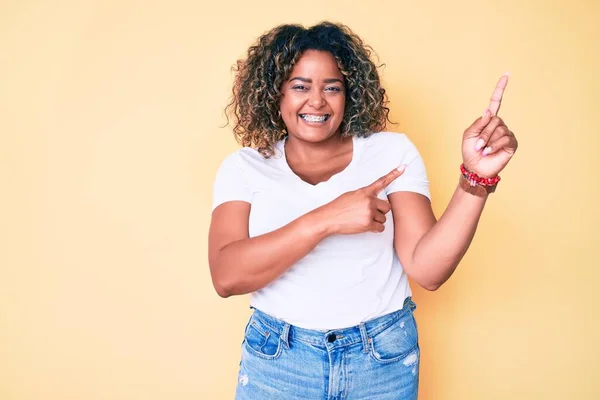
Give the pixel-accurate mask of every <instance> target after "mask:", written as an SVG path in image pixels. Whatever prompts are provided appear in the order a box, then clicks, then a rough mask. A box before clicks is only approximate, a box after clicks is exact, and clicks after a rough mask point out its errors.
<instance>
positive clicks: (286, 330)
mask: <svg viewBox="0 0 600 400" xmlns="http://www.w3.org/2000/svg"><path fill="white" fill-rule="evenodd" d="M289 337H290V324H288V323H287V322H286V323H285V324H284V325H283V329H282V330H281V341H282V342H283V346H284V347H285V348H286V349H289V348H290V341H289Z"/></svg>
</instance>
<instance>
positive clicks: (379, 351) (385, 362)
mask: <svg viewBox="0 0 600 400" xmlns="http://www.w3.org/2000/svg"><path fill="white" fill-rule="evenodd" d="M334 307H335V306H334ZM415 308H416V305H415V303H414V302H413V301H412V299H411V298H410V297H409V298H407V299H406V300H405V302H404V307H403V308H402V309H401V310H399V311H396V312H393V313H390V314H387V315H384V316H381V317H378V318H375V319H372V320H370V321H367V322H364V323H361V324H360V325H357V326H354V327H351V328H345V329H339V330H331V331H319V330H309V329H302V328H298V327H295V326H292V325H290V324H288V323H285V322H283V321H281V320H278V319H276V318H273V317H271V316H269V315H267V314H265V313H263V312H261V311H259V310H254V312H253V314H252V316H251V317H250V320H249V321H248V325H247V326H246V330H245V334H244V340H243V342H242V359H241V362H240V369H239V374H238V384H237V389H236V397H235V398H236V399H237V400H271V399H272V400H284V399H285V400H294V399H310V400H320V399H323V400H342V399H344V400H358V399H360V400H367V399H373V400H392V399H393V400H400V399H401V400H409V399H416V398H417V389H418V384H419V360H420V349H419V343H418V334H417V325H416V321H415V318H414V316H413V311H414V309H415ZM334 312H335V311H334Z"/></svg>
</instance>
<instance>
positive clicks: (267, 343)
mask: <svg viewBox="0 0 600 400" xmlns="http://www.w3.org/2000/svg"><path fill="white" fill-rule="evenodd" d="M244 344H245V346H246V349H247V350H248V351H249V352H250V353H251V354H254V355H256V356H258V357H262V358H265V359H268V360H272V359H275V358H277V357H279V355H280V354H281V339H280V337H279V335H277V334H276V333H275V332H273V331H272V330H271V329H270V328H269V327H267V326H265V325H264V324H261V322H260V321H259V320H257V319H256V318H254V317H253V318H252V319H251V321H250V323H249V324H248V327H247V328H246V332H245V334H244Z"/></svg>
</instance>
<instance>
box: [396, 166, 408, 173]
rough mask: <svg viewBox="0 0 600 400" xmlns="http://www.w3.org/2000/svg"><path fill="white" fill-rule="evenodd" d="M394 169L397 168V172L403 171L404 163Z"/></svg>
mask: <svg viewBox="0 0 600 400" xmlns="http://www.w3.org/2000/svg"><path fill="white" fill-rule="evenodd" d="M396 169H397V170H398V172H404V170H405V169H406V164H402V165H401V166H399V167H398V168H396Z"/></svg>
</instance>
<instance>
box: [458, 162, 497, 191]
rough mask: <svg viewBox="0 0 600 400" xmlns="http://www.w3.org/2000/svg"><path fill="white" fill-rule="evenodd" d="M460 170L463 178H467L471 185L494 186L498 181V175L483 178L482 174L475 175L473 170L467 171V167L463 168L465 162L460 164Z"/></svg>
mask: <svg viewBox="0 0 600 400" xmlns="http://www.w3.org/2000/svg"><path fill="white" fill-rule="evenodd" d="M460 172H461V173H462V174H463V176H464V177H465V179H467V180H468V181H469V182H470V183H471V186H474V185H482V186H495V185H497V184H498V182H500V175H496V176H495V177H493V178H484V177H482V176H479V175H477V174H476V173H475V172H470V171H467V169H466V168H465V164H461V165H460Z"/></svg>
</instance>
